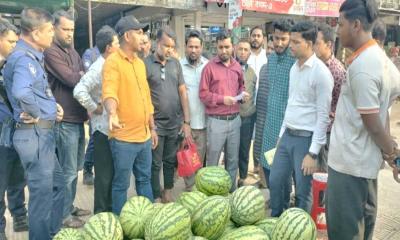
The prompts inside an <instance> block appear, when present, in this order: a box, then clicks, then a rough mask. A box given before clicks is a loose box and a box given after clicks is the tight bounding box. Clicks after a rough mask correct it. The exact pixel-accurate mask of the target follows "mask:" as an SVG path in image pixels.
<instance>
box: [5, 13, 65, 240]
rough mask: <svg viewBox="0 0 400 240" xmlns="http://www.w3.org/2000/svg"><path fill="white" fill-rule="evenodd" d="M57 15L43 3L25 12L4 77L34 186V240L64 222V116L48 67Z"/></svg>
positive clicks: (44, 239)
mask: <svg viewBox="0 0 400 240" xmlns="http://www.w3.org/2000/svg"><path fill="white" fill-rule="evenodd" d="M53 36H54V30H53V17H52V16H51V15H50V14H49V13H48V12H47V11H45V10H43V9H39V8H26V9H24V10H23V11H22V13H21V36H20V40H19V41H18V43H17V45H16V47H15V49H14V51H13V52H12V53H11V54H10V56H9V57H8V58H7V63H6V65H5V67H4V82H5V87H6V91H7V95H8V99H9V100H10V103H11V106H12V108H13V117H14V120H15V121H16V122H17V123H16V126H15V132H14V136H13V145H14V148H15V150H16V151H17V153H18V155H19V157H20V159H21V162H22V166H23V167H24V170H25V173H26V178H27V185H28V190H29V203H28V222H29V239H30V240H50V239H52V237H53V236H54V235H55V234H56V233H57V232H58V231H59V229H60V227H61V224H62V211H63V203H64V199H63V198H64V186H65V183H64V179H63V172H62V169H61V167H60V165H59V162H58V160H57V157H56V146H55V136H54V130H53V126H54V123H55V121H60V120H61V119H62V114H63V112H62V109H61V107H59V106H58V105H57V104H56V101H55V98H54V97H53V94H52V92H51V90H50V88H49V85H48V81H47V75H46V73H45V70H44V67H43V51H44V50H45V49H46V48H48V47H50V46H51V43H52V41H53Z"/></svg>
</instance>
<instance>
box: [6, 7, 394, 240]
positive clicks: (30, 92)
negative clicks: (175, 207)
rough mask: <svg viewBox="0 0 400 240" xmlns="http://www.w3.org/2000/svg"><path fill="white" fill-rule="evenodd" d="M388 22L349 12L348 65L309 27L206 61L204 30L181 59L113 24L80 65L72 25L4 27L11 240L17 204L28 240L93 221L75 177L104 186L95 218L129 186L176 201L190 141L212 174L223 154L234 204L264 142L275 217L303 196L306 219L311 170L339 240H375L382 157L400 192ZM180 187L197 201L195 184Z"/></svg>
mask: <svg viewBox="0 0 400 240" xmlns="http://www.w3.org/2000/svg"><path fill="white" fill-rule="evenodd" d="M377 19H378V10H377V7H376V5H375V3H374V1H373V0H346V1H345V2H344V3H343V5H342V6H341V8H340V17H339V27H338V30H337V34H338V38H339V40H340V42H341V44H342V45H343V47H346V48H349V49H351V50H353V51H354V53H353V54H352V55H351V56H350V58H349V59H348V61H347V62H346V64H345V65H344V64H343V63H341V62H340V61H339V60H338V59H336V58H335V54H334V46H335V41H336V32H335V30H334V29H333V28H332V27H330V26H328V25H326V24H321V25H316V24H314V23H312V22H310V21H299V22H294V21H292V20H290V19H278V20H276V21H274V23H273V32H272V39H271V41H270V43H272V44H269V45H268V46H269V47H268V48H267V50H265V49H264V48H263V43H264V40H265V34H264V32H263V29H262V28H261V27H254V28H253V29H251V32H250V39H249V40H245V39H242V40H240V41H239V42H238V43H237V44H236V45H235V46H234V45H233V42H232V38H231V36H230V35H229V33H227V32H225V31H224V32H221V33H220V34H219V35H218V36H217V39H216V40H217V56H215V57H213V58H211V59H207V58H205V57H203V38H202V33H201V32H200V31H199V30H195V29H193V30H190V31H188V33H187V34H186V38H185V45H184V46H185V56H184V57H182V58H181V59H177V57H176V45H177V44H178V43H177V41H176V36H175V34H174V32H173V31H172V30H171V29H170V28H168V27H163V28H161V29H159V30H158V32H157V34H156V36H155V38H156V39H155V42H154V49H153V50H154V51H152V50H151V49H152V44H151V39H150V36H149V35H148V34H147V33H146V32H147V30H148V27H149V26H148V25H146V24H141V23H140V22H139V21H138V20H137V19H136V18H135V17H134V16H132V15H130V16H125V17H122V18H121V19H120V20H119V21H118V22H117V24H116V25H115V27H114V28H112V27H110V26H104V27H102V28H101V29H100V30H99V31H98V32H97V33H96V39H95V40H96V46H95V47H94V48H91V49H88V50H87V51H85V53H84V54H83V57H82V58H81V57H80V56H79V55H78V53H77V51H76V50H75V49H74V45H73V38H74V37H73V36H74V31H75V25H74V19H73V17H72V16H71V15H70V14H69V13H68V12H65V11H57V12H55V13H54V14H53V15H50V14H49V13H48V12H47V11H45V10H42V9H39V8H26V9H24V10H23V11H22V13H21V26H20V30H17V28H16V27H14V26H13V25H11V24H10V23H8V22H7V21H5V20H0V57H1V58H0V60H1V62H2V66H1V68H2V78H3V85H4V86H3V87H2V88H0V97H1V99H0V100H1V101H0V122H1V123H2V124H1V128H0V129H1V136H0V145H1V146H0V156H1V162H0V166H1V167H0V178H1V179H0V201H1V202H0V203H1V204H0V215H1V218H0V239H1V240H5V239H7V238H6V236H5V218H4V212H5V200H4V198H5V195H6V193H7V198H8V208H9V210H10V212H11V215H12V216H13V228H14V231H27V230H29V239H31V240H44V239H51V238H52V236H54V235H55V234H56V233H57V232H58V231H59V230H60V228H61V227H72V228H79V227H82V226H83V224H84V221H83V220H82V219H81V218H80V216H85V215H89V214H91V211H89V210H85V209H81V208H79V207H77V206H75V205H74V200H75V196H76V187H77V176H78V171H80V170H83V171H84V179H83V181H84V183H85V184H94V208H93V213H94V214H96V213H99V212H113V213H115V214H117V215H119V214H120V212H121V209H122V207H123V205H124V204H125V202H126V201H127V192H128V189H129V187H130V179H131V174H132V173H133V175H134V177H135V189H136V192H137V195H140V196H145V197H147V198H148V199H150V200H151V201H153V202H171V201H174V199H173V196H172V189H173V188H174V178H175V169H176V167H177V160H176V153H177V151H178V149H179V147H180V145H181V142H182V141H186V142H193V143H195V144H196V145H197V149H198V153H199V156H200V159H201V161H203V162H205V165H207V166H217V165H219V163H220V162H221V161H220V160H221V155H222V152H223V153H224V154H223V156H224V157H223V163H224V166H225V169H226V170H227V172H228V173H229V175H230V177H231V179H232V182H233V183H234V184H233V185H232V188H231V191H234V190H235V189H236V188H237V187H240V186H242V185H243V184H244V183H245V179H246V178H247V172H248V165H249V151H250V145H251V142H252V139H253V133H254V150H253V158H254V165H255V171H256V172H257V173H259V174H260V175H261V178H262V181H263V180H264V181H265V183H264V185H266V186H267V187H268V188H269V190H270V208H271V215H272V216H273V217H278V216H280V215H281V213H282V212H283V211H284V210H285V209H287V208H289V207H290V205H289V202H290V194H291V191H292V186H293V185H294V186H295V206H297V207H299V208H302V209H304V210H305V211H307V212H310V211H311V206H312V198H311V190H312V189H311V181H312V177H313V173H315V172H317V171H323V172H327V173H328V175H329V178H328V192H327V194H326V197H325V200H326V203H327V222H328V235H329V239H333V240H335V239H338V240H343V239H372V234H373V229H374V224H375V219H376V212H377V176H378V172H379V169H381V167H382V163H383V160H385V161H386V162H387V163H388V164H389V165H390V166H391V167H392V168H393V173H394V176H395V179H397V180H398V178H397V174H398V169H397V168H396V166H395V163H394V160H395V158H396V157H398V156H399V155H400V151H399V149H398V147H397V144H396V143H395V141H394V140H393V138H392V136H390V126H389V124H388V122H389V115H388V110H389V108H390V106H391V104H392V103H393V101H394V100H395V99H396V98H398V97H399V96H400V74H399V70H398V69H397V68H396V66H395V64H393V62H392V61H391V60H390V58H389V57H388V56H386V53H385V52H384V51H383V49H382V47H381V46H380V45H378V43H380V44H381V45H382V44H383V43H384V40H385V34H386V30H385V27H384V25H382V24H377V23H378V22H379V21H378V20H377ZM375 22H377V23H375ZM18 34H19V36H18ZM373 36H374V38H375V39H376V40H374V39H373ZM87 120H89V122H90V140H89V144H88V147H87V149H86V154H85V151H84V145H85V144H84V139H85V134H84V123H85V122H86V121H87ZM272 149H276V153H275V157H274V158H273V161H272V162H271V161H267V159H266V158H265V155H264V153H265V152H268V151H270V150H272ZM93 167H94V174H95V176H93ZM161 169H162V173H163V175H162V177H163V186H161V181H160V172H161ZM238 172H239V176H237V173H238ZM184 182H185V190H186V191H191V189H192V187H193V185H194V175H193V176H190V177H185V178H184ZM293 183H294V184H293ZM26 185H27V187H28V190H29V200H28V209H26V207H25V196H24V188H25V186H26ZM261 185H263V184H261ZM337 209H341V210H340V211H338V210H337Z"/></svg>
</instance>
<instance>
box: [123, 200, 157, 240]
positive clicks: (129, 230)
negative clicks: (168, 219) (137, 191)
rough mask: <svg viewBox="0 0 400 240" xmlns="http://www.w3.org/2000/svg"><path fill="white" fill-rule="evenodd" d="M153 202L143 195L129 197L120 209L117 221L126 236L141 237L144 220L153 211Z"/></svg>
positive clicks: (142, 235)
mask: <svg viewBox="0 0 400 240" xmlns="http://www.w3.org/2000/svg"><path fill="white" fill-rule="evenodd" d="M153 208H154V207H153V203H152V202H150V200H149V199H148V198H146V197H143V196H134V197H132V198H131V199H129V200H128V201H127V202H126V203H125V204H124V207H123V208H122V210H121V214H120V215H119V221H120V223H121V226H122V229H123V230H124V235H125V236H126V237H128V238H143V237H144V227H145V221H146V219H147V218H148V217H149V215H150V214H151V213H152V211H153Z"/></svg>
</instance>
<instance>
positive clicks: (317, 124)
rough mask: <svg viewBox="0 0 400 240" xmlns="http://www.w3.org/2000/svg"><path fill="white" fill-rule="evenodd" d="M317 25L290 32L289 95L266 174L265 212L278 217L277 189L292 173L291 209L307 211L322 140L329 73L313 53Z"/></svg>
mask: <svg viewBox="0 0 400 240" xmlns="http://www.w3.org/2000/svg"><path fill="white" fill-rule="evenodd" d="M317 33H318V30H317V27H316V26H315V25H314V24H313V23H312V22H310V21H302V22H299V23H297V24H296V25H295V26H294V27H293V28H292V32H291V34H290V49H291V51H292V53H293V55H294V57H295V58H296V59H297V61H296V62H295V64H294V65H293V66H292V68H291V70H290V79H289V99H288V104H287V107H286V112H285V117H284V120H283V123H282V127H281V131H280V134H279V138H280V140H278V144H277V151H276V154H275V158H274V162H273V164H272V167H271V173H270V177H269V183H270V195H271V202H270V206H271V210H272V212H271V215H272V216H273V217H278V216H280V215H281V213H282V212H283V211H284V206H285V205H286V206H287V203H285V201H287V199H286V200H285V198H284V194H283V191H282V189H285V186H286V184H287V182H288V179H289V178H290V177H291V176H292V172H293V171H294V177H295V182H296V203H295V205H296V207H299V208H302V209H303V210H305V211H307V212H310V211H311V204H312V197H311V180H312V174H313V173H314V172H315V171H316V170H317V156H318V153H319V151H320V149H321V147H322V146H323V145H324V144H325V143H326V130H327V127H328V124H329V122H330V121H329V112H330V106H331V98H332V89H333V77H332V74H331V73H330V71H329V69H328V67H327V66H326V65H325V64H324V63H323V62H322V61H321V60H320V59H319V58H318V57H317V56H316V55H315V53H314V51H313V45H314V44H315V41H316V39H317Z"/></svg>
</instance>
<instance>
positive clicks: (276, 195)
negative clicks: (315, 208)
mask: <svg viewBox="0 0 400 240" xmlns="http://www.w3.org/2000/svg"><path fill="white" fill-rule="evenodd" d="M310 144H311V137H299V136H293V135H291V134H289V133H288V131H285V133H284V134H283V135H282V138H281V140H280V142H279V146H278V147H277V150H276V153H275V157H274V162H273V164H272V167H271V172H270V176H269V184H270V186H269V189H270V196H271V201H270V204H271V216H272V217H278V216H280V215H281V214H282V212H283V210H284V209H285V208H286V207H287V206H288V204H289V203H288V202H287V201H288V197H287V193H288V182H291V181H290V180H291V177H292V172H293V171H294V176H295V189H296V190H295V194H296V203H295V205H296V207H298V208H302V209H303V210H305V211H306V212H308V213H310V211H311V205H312V195H311V181H312V176H311V175H307V176H304V175H303V170H302V169H301V165H302V163H303V159H304V157H305V156H306V154H307V153H308V150H309V148H310Z"/></svg>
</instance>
